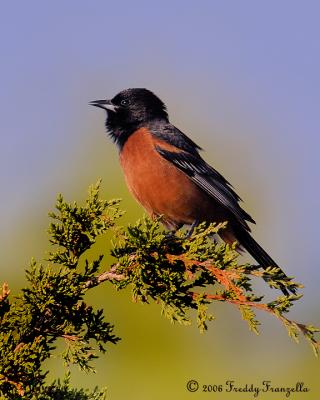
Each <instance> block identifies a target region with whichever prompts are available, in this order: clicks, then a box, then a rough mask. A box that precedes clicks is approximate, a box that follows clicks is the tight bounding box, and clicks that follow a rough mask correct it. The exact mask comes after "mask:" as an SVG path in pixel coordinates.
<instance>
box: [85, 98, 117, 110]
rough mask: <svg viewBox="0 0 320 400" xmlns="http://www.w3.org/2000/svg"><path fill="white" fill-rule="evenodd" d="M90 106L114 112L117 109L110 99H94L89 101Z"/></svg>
mask: <svg viewBox="0 0 320 400" xmlns="http://www.w3.org/2000/svg"><path fill="white" fill-rule="evenodd" d="M89 104H90V105H91V106H95V107H99V108H103V109H104V110H109V111H113V112H115V111H116V110H117V108H118V107H117V106H115V105H114V104H112V102H111V100H94V101H90V103H89Z"/></svg>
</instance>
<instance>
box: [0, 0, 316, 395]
mask: <svg viewBox="0 0 320 400" xmlns="http://www.w3.org/2000/svg"><path fill="white" fill-rule="evenodd" d="M0 5H1V13H0V34H1V36H0V37H1V39H0V40H1V42H0V51H1V65H0V71H1V74H0V87H1V92H0V104H1V111H2V112H1V119H0V124H1V157H0V163H1V169H0V179H1V190H2V196H1V207H0V213H1V231H0V243H1V253H2V257H1V261H0V262H1V281H4V280H5V281H8V282H9V284H10V286H11V287H12V288H13V289H14V292H17V291H18V289H19V288H20V287H21V286H22V285H23V284H24V283H25V280H24V268H25V266H26V265H27V264H28V262H29V260H30V258H31V257H32V256H35V257H36V258H38V259H41V258H42V257H43V255H44V253H45V251H46V250H47V235H46V227H47V224H48V218H47V211H48V210H49V209H51V208H52V207H53V205H54V201H55V197H56V194H57V193H58V192H62V193H64V194H65V196H66V197H67V198H68V199H70V200H74V199H77V200H81V199H84V197H85V194H86V189H87V187H88V185H89V184H91V183H94V182H96V180H97V179H98V178H99V177H101V178H102V179H103V196H104V197H105V198H114V197H121V198H123V203H122V208H123V209H125V210H126V211H127V213H126V216H125V217H124V218H123V223H125V224H126V223H128V222H134V221H135V220H136V219H137V218H139V217H140V216H141V215H143V210H142V209H141V208H140V207H139V206H138V205H136V204H135V202H134V200H133V199H132V198H131V197H130V195H129V194H128V192H127V189H126V187H125V183H124V180H123V177H122V174H121V171H120V167H119V165H118V160H117V151H116V149H115V147H114V146H113V145H112V143H111V141H110V140H108V138H107V136H106V134H105V130H104V115H103V113H102V112H101V111H100V110H96V109H93V108H90V107H89V106H88V102H89V101H90V100H95V99H100V98H107V97H108V98H109V97H112V96H113V95H114V94H116V93H117V92H118V91H120V90H122V89H124V88H127V87H147V88H149V89H151V90H153V91H154V92H155V93H156V94H158V95H159V96H160V97H161V98H162V99H163V100H164V101H165V102H166V104H167V106H168V110H169V114H170V116H171V121H172V122H173V123H174V124H175V125H177V126H178V127H179V128H180V129H181V130H183V131H184V132H186V133H187V134H188V135H190V136H191V137H192V138H193V139H194V140H195V141H196V142H197V143H199V145H200V146H201V147H203V148H205V149H206V152H205V153H204V157H205V159H206V160H207V161H208V162H210V163H211V164H212V165H213V166H214V167H215V168H217V169H218V170H219V171H221V172H222V173H223V174H224V175H225V176H226V178H227V179H228V180H230V181H231V182H232V183H233V185H234V186H235V188H236V190H237V191H238V192H239V194H240V195H241V197H242V198H243V199H244V200H245V208H246V210H247V211H249V213H250V214H252V215H253V217H254V218H255V219H256V221H257V227H255V228H254V235H255V237H256V238H257V239H258V240H259V241H260V242H261V243H262V244H263V246H264V247H265V248H266V249H267V250H268V251H270V253H271V254H272V256H273V257H274V258H275V259H276V260H278V261H279V263H280V264H281V265H282V266H284V269H285V271H286V272H287V273H288V274H290V275H294V276H296V278H297V280H298V281H300V282H302V283H303V284H304V285H305V289H304V297H303V299H302V300H301V301H300V302H299V304H297V305H296V306H295V308H294V310H293V311H292V312H291V315H290V316H291V318H294V319H297V320H299V321H302V322H313V323H314V324H315V325H318V326H319V325H320V312H319V300H320V294H319V290H318V284H319V277H320V269H319V266H318V263H319V262H318V260H319V256H318V248H319V245H318V225H319V222H320V221H319V196H320V190H319V144H320V140H319V105H320V96H319V70H320V51H319V50H320V48H319V47H320V45H319V33H320V28H319V12H320V5H319V2H317V1H308V2H301V1H289V0H283V1H281V2H279V1H275V0H270V1H268V2H262V1H260V2H257V1H253V0H251V1H250V0H248V1H241V2H240V1H236V0H234V1H231V0H226V1H201V2H198V3H195V2H192V1H162V2H151V1H139V0H137V1H134V2H130V1H121V2H116V1H107V0H105V1H102V0H96V1H94V2H93V1H91V2H89V1H84V0H77V1H75V0H70V1H67V2H64V1H61V0H60V1H55V2H43V1H40V0H39V1H34V0H29V1H28V2H21V1H20V2H19V1H15V0H13V1H10V2H5V1H2V2H1V4H0ZM105 243H107V240H106V241H105ZM102 246H103V244H102V245H101V247H102ZM99 250H100V251H101V249H99ZM258 288H259V290H260V289H261V290H262V289H263V290H264V289H265V287H264V286H263V285H261V286H259V287H258ZM92 292H93V293H90V295H89V297H90V300H91V301H92V302H93V303H94V304H95V305H96V306H97V307H104V308H105V310H106V314H107V318H108V319H109V320H110V321H111V322H113V323H114V324H115V331H116V333H117V334H118V335H119V336H121V337H122V341H121V342H120V343H119V344H118V345H117V346H110V347H109V350H108V353H107V354H106V355H104V356H102V357H101V358H100V359H99V360H98V361H97V362H96V368H97V373H96V374H94V375H85V374H82V373H80V372H78V371H77V370H74V374H73V384H74V385H77V386H79V387H80V386H81V387H93V386H95V385H99V386H107V387H108V389H109V398H110V399H114V400H118V399H124V398H133V399H140V400H144V399H150V398H152V399H155V400H157V399H163V398H164V397H167V398H177V399H189V398H190V399H191V398H194V399H200V398H209V397H210V398H213V399H219V400H221V399H239V400H241V399H246V400H247V399H250V398H253V396H252V394H240V393H232V394H230V393H228V394H227V393H222V394H214V393H211V394H210V393H201V392H197V393H189V392H188V391H187V390H186V382H187V381H188V380H189V379H197V380H198V381H199V383H200V384H221V383H224V382H225V381H226V380H229V379H234V380H235V381H236V382H237V384H239V385H244V384H245V383H248V384H250V383H253V384H255V385H258V384H260V383H261V381H262V380H271V381H272V383H273V384H274V385H282V386H294V385H295V383H296V382H297V381H303V382H305V385H306V386H308V387H309V388H310V389H311V391H310V392H309V393H307V394H300V395H291V397H290V398H293V399H299V400H300V399H313V400H315V399H318V398H320V383H319V361H317V360H316V359H315V358H314V356H313V354H312V351H311V349H310V348H309V347H308V345H307V344H306V343H305V342H304V341H302V342H301V344H300V345H296V344H295V343H293V342H292V341H291V340H290V339H289V338H288V336H287V334H286V332H285V330H284V329H283V327H282V326H281V325H280V323H279V322H277V321H274V320H273V319H272V318H271V317H268V316H264V315H259V318H261V320H262V322H263V326H262V333H261V334H260V336H255V335H254V334H253V333H250V332H249V331H248V329H247V326H246V324H245V323H244V322H243V321H241V319H240V316H239V315H238V313H237V312H236V311H235V310H233V309H232V307H231V306H228V305H226V304H216V305H214V306H213V307H212V312H213V313H214V314H215V315H216V317H217V320H216V321H214V322H212V323H211V326H210V329H209V331H208V332H207V333H206V334H204V335H201V334H200V333H199V332H198V331H197V329H196V327H195V326H191V327H184V326H178V325H177V326H173V325H170V323H169V322H168V321H167V320H166V319H164V318H163V317H161V316H160V309H159V307H157V306H156V305H138V304H134V303H131V300H130V293H128V292H122V293H117V292H115V291H114V290H113V289H112V288H111V287H109V286H108V285H104V286H102V287H99V288H97V289H95V290H94V291H92ZM271 294H273V295H274V294H275V293H271ZM47 367H48V368H49V369H50V378H53V377H56V376H62V375H63V369H62V364H61V360H59V359H53V360H52V361H51V362H50V363H49V364H48V365H47ZM259 398H262V399H271V400H272V399H276V400H278V399H284V398H285V395H276V394H273V395H272V394H268V395H264V396H263V395H260V396H259Z"/></svg>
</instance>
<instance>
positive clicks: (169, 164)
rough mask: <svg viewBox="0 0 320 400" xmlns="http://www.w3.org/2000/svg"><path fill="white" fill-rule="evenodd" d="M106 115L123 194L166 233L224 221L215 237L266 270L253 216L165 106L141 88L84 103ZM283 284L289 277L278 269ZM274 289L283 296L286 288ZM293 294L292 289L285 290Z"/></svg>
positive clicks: (268, 260) (269, 264) (273, 264)
mask: <svg viewBox="0 0 320 400" xmlns="http://www.w3.org/2000/svg"><path fill="white" fill-rule="evenodd" d="M89 104H90V105H92V106H95V107H99V108H102V109H104V110H105V111H106V113H107V118H106V122H105V126H106V130H107V132H108V134H109V136H110V137H111V139H112V140H113V141H114V142H115V144H116V145H117V147H118V149H119V159H120V164H121V166H122V169H123V172H124V175H125V180H126V183H127V186H128V189H129V191H130V192H131V193H132V195H133V196H134V197H135V199H136V200H137V201H138V202H139V203H140V204H141V205H142V206H143V207H144V209H145V210H146V211H147V213H148V214H149V215H150V217H151V218H161V222H162V223H163V225H164V226H165V227H166V228H167V229H169V230H170V231H173V232H175V231H177V230H178V229H180V228H181V227H183V226H184V225H190V226H191V229H190V232H191V231H192V230H193V229H194V228H195V227H196V226H197V225H198V224H200V223H202V222H206V223H212V222H214V223H222V222H227V225H226V228H225V229H223V230H221V231H219V236H220V237H221V239H222V240H224V241H225V242H226V243H229V244H231V243H234V242H236V243H237V250H238V251H239V252H241V251H242V250H246V251H247V252H248V253H249V254H250V255H251V256H252V257H253V258H254V259H255V260H256V262H257V263H258V264H259V266H260V267H262V268H264V269H266V268H268V267H277V268H279V266H278V265H277V263H276V262H275V261H274V260H273V259H272V258H271V257H270V256H269V254H268V253H267V252H266V251H265V250H264V249H263V248H262V247H261V246H260V245H259V244H258V242H257V241H256V240H255V239H254V238H253V237H252V236H251V228H250V226H249V224H248V223H253V224H255V221H254V220H253V218H252V217H251V216H250V215H249V214H248V213H247V212H246V211H245V210H244V209H243V208H242V207H241V206H240V202H241V201H242V200H241V198H240V197H239V195H238V194H237V193H236V192H235V190H234V188H233V186H232V185H231V184H230V183H229V182H228V180H227V179H225V178H224V177H223V176H222V175H221V174H220V173H219V172H218V171H217V170H216V169H214V168H213V167H212V166H211V165H209V164H208V163H207V162H206V161H205V160H204V159H203V158H202V157H201V155H200V151H202V148H201V147H200V146H198V145H197V144H196V143H195V142H194V141H193V140H192V139H190V138H189V137H188V136H187V135H186V134H185V133H183V132H182V131H181V130H179V129H178V128H177V127H175V126H174V125H173V124H171V123H170V121H169V116H168V112H167V107H166V105H165V103H164V102H163V101H162V100H161V99H160V98H159V97H158V96H156V95H155V94H154V93H153V92H152V91H150V90H148V89H145V88H130V89H125V90H122V91H121V92H120V93H118V94H117V95H116V96H114V97H113V98H112V99H111V100H94V101H91V102H90V103H89ZM279 271H280V273H281V274H282V277H283V279H284V280H289V277H287V276H286V275H285V273H284V272H283V271H282V270H281V269H280V268H279ZM280 289H281V290H282V292H283V293H284V294H285V295H288V291H287V289H286V288H285V287H284V286H282V285H280ZM288 290H290V291H291V292H292V293H295V288H288Z"/></svg>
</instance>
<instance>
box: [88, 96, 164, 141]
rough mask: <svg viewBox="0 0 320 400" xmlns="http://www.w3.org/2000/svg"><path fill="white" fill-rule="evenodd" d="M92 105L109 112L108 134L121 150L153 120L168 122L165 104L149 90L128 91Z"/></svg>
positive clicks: (107, 121)
mask: <svg viewBox="0 0 320 400" xmlns="http://www.w3.org/2000/svg"><path fill="white" fill-rule="evenodd" d="M90 104H91V105H93V106H96V107H100V108H103V109H105V110H106V111H107V120H106V127H107V130H108V133H109V134H110V136H111V137H112V138H113V139H114V141H115V142H116V143H117V144H118V145H119V146H120V148H121V147H122V146H123V145H124V143H125V142H126V140H127V139H128V137H129V136H130V135H131V134H132V133H133V132H134V131H135V130H136V129H138V128H139V127H142V126H143V125H146V124H148V123H149V122H150V121H153V120H165V121H168V114H167V111H166V106H165V104H164V103H163V102H162V101H161V100H160V99H159V98H158V97H157V96H156V95H155V94H153V93H152V92H151V91H150V90H147V89H126V90H123V91H122V92H120V93H118V94H117V95H116V96H115V97H114V98H113V99H111V100H96V101H92V102H91V103H90Z"/></svg>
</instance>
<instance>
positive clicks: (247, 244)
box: [234, 227, 296, 295]
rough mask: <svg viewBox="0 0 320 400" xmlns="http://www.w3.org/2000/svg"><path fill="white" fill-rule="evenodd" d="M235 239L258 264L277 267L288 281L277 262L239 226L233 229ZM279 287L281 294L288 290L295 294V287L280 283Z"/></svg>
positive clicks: (265, 266)
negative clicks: (287, 286)
mask: <svg viewBox="0 0 320 400" xmlns="http://www.w3.org/2000/svg"><path fill="white" fill-rule="evenodd" d="M234 234H235V237H236V240H237V241H238V243H239V244H240V245H241V247H244V248H245V249H246V250H247V252H248V253H249V254H250V255H251V256H252V257H253V258H254V259H255V260H256V261H257V262H258V263H259V265H260V266H261V267H262V268H264V269H266V268H268V267H277V268H279V272H280V273H281V275H282V276H281V279H282V280H284V281H290V278H289V277H288V276H287V275H286V274H285V273H284V272H283V271H282V269H281V268H280V267H279V266H278V265H277V263H276V262H275V261H274V260H273V259H272V258H271V257H270V256H269V254H268V253H267V252H266V251H265V250H264V249H263V248H262V247H261V246H260V245H259V243H257V242H256V241H255V240H254V239H253V237H252V236H251V235H250V233H249V232H248V231H246V230H245V229H243V228H242V227H239V228H238V229H236V230H235V231H234ZM280 289H281V290H282V292H283V294H285V295H288V294H289V292H288V291H290V292H291V293H293V294H296V288H295V287H289V288H286V287H285V286H284V285H280Z"/></svg>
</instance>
